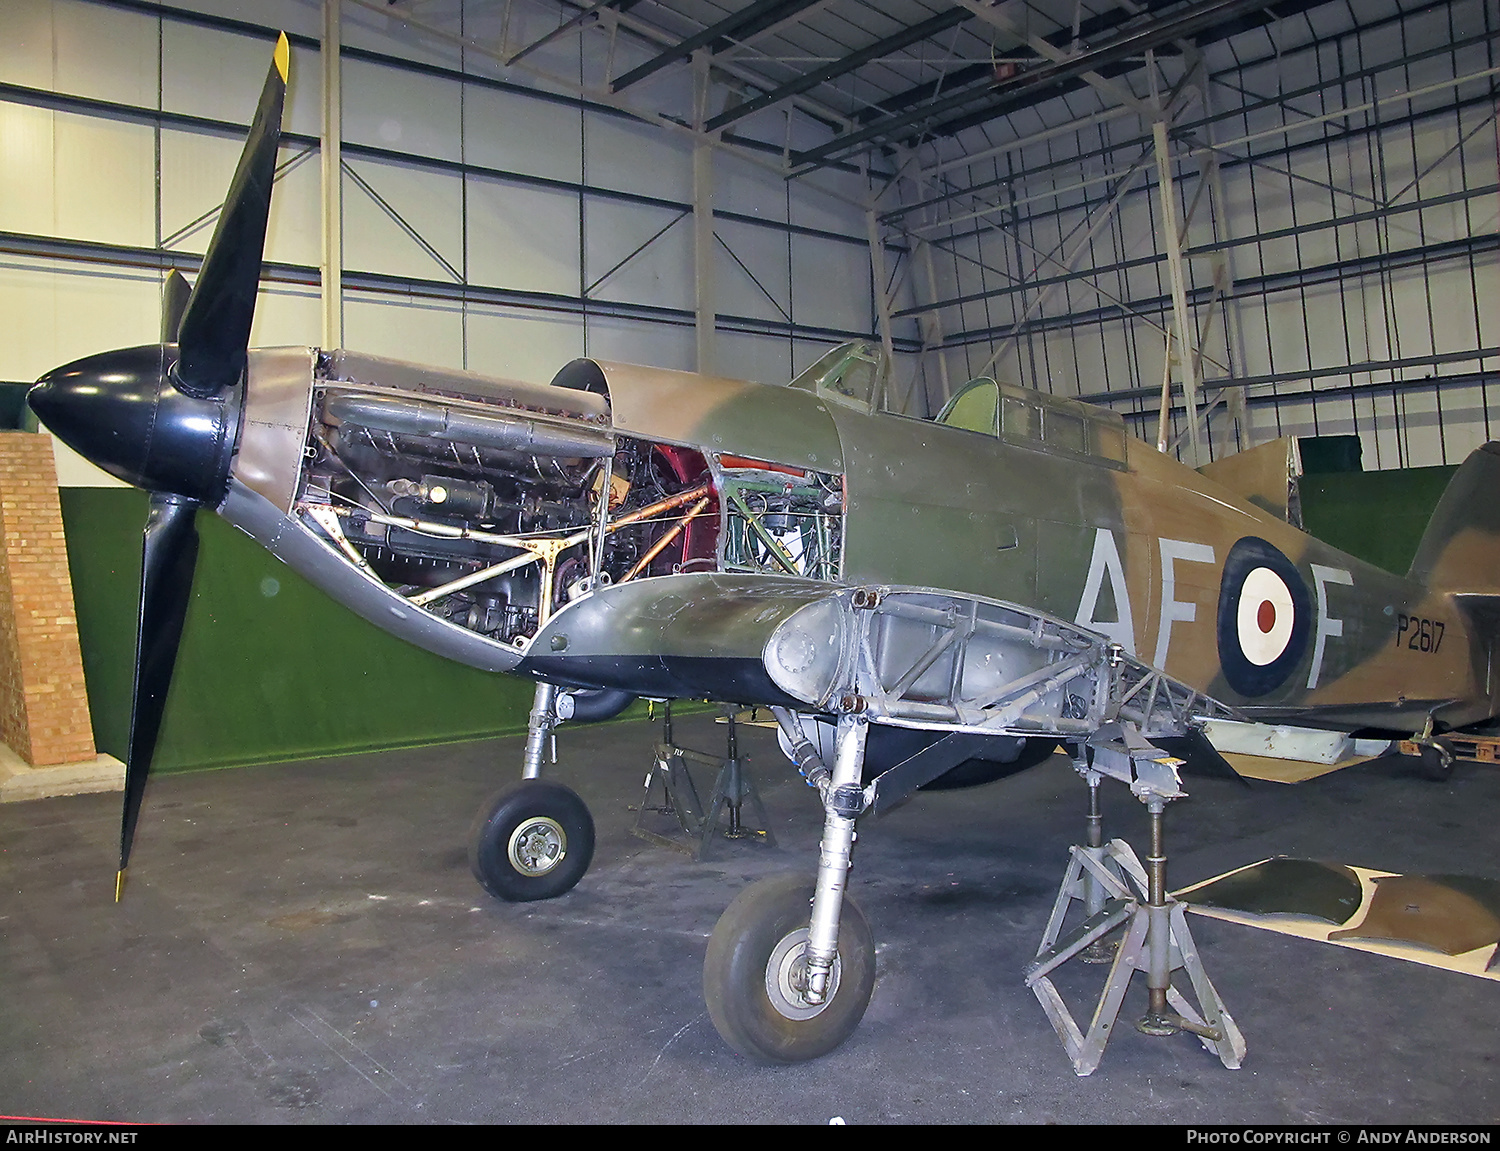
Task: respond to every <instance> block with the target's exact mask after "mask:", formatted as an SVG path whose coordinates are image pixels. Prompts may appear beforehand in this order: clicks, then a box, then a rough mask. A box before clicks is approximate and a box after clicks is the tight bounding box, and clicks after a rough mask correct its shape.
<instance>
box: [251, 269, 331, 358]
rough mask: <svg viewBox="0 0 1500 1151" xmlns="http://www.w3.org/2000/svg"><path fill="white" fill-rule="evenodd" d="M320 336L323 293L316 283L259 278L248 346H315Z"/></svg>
mask: <svg viewBox="0 0 1500 1151" xmlns="http://www.w3.org/2000/svg"><path fill="white" fill-rule="evenodd" d="M322 340H323V297H322V295H321V293H320V292H319V290H318V288H317V287H316V286H313V287H303V286H301V285H298V284H271V283H266V282H264V281H262V283H261V287H260V293H259V294H258V295H257V296H256V300H255V322H254V324H252V325H251V328H250V346H251V347H252V348H285V347H308V348H315V347H318V346H319V345H320V344H321V343H322Z"/></svg>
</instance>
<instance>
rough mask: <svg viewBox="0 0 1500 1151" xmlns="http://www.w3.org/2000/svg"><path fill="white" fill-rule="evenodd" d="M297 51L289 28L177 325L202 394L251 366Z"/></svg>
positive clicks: (186, 364)
mask: <svg viewBox="0 0 1500 1151" xmlns="http://www.w3.org/2000/svg"><path fill="white" fill-rule="evenodd" d="M290 53H291V50H290V48H289V47H288V45H287V39H286V34H285V33H282V35H281V37H280V39H278V40H277V41H276V51H275V53H274V55H273V57H272V60H271V68H270V71H268V72H267V73H266V85H265V87H264V88H263V89H261V93H260V106H259V107H257V108H256V110H255V119H254V120H253V121H252V122H251V124H250V135H249V137H248V138H247V139H246V141H245V150H244V151H243V152H242V153H240V164H239V167H238V168H236V169H235V173H234V179H233V181H231V182H230V185H229V195H228V196H227V197H225V200H224V210H223V211H222V212H220V213H219V223H218V225H217V226H216V227H215V228H214V235H213V239H212V240H210V241H209V244H208V254H207V255H206V256H204V257H203V269H202V271H200V272H199V273H198V283H197V285H196V286H195V287H194V288H193V294H192V296H191V297H190V298H189V300H188V303H187V309H186V310H185V311H184V313H183V316H182V323H181V326H180V327H179V329H178V334H177V343H178V345H179V359H178V361H177V368H176V380H175V383H176V384H177V386H178V387H179V388H180V389H181V390H182V391H184V392H187V393H188V394H189V395H191V396H197V397H199V398H200V399H202V398H207V397H210V396H216V395H218V394H219V393H220V392H222V391H224V390H225V389H226V388H231V387H233V386H234V385H235V383H237V382H238V380H239V378H240V373H241V372H242V371H244V368H245V350H246V348H247V347H249V344H250V323H251V321H252V320H254V318H255V290H256V287H257V286H258V285H259V283H260V264H261V255H262V252H263V250H264V248H265V243H266V220H267V218H268V216H269V215H270V212H271V183H272V181H273V180H274V178H275V176H276V148H277V144H278V143H279V141H280V139H281V109H282V102H283V99H284V97H285V96H286V78H287V66H288V63H289V59H290Z"/></svg>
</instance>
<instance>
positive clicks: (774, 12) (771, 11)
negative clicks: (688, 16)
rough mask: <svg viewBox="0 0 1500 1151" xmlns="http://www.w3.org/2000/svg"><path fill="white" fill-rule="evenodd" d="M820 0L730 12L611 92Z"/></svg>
mask: <svg viewBox="0 0 1500 1151" xmlns="http://www.w3.org/2000/svg"><path fill="white" fill-rule="evenodd" d="M815 3H817V0H760V2H759V3H758V4H752V5H750V7H748V8H745V9H743V10H742V11H739V12H734V13H731V14H730V15H728V16H726V17H724V19H722V20H720V21H719V22H718V23H717V24H710V25H709V26H708V27H707V28H705V29H703V30H702V31H701V32H697V33H695V34H694V35H692V36H689V37H688V38H687V39H686V40H682V41H679V42H678V43H676V44H674V45H672V47H670V48H668V49H667V50H666V51H665V52H661V53H659V54H658V55H656V56H653V57H652V58H651V59H650V60H647V61H646V62H645V63H644V64H642V65H641V66H640V67H638V68H632V69H631V70H630V71H629V72H626V73H625V75H623V76H621V77H619V79H617V80H615V81H614V82H613V83H612V84H610V86H609V87H610V91H611V92H623V91H624V90H625V89H626V88H629V87H630V86H631V85H632V84H637V83H639V82H640V81H642V80H644V79H646V77H648V76H653V75H655V74H656V73H657V72H660V71H661V70H662V69H663V68H665V67H666V66H667V65H668V64H673V63H676V62H677V61H678V60H686V59H687V58H688V57H689V56H691V55H692V54H693V53H694V52H696V51H697V50H698V49H699V48H707V47H709V46H710V45H713V44H714V42H715V41H724V43H721V44H719V45H718V47H719V48H723V47H727V42H728V38H729V37H737V38H740V39H743V38H745V37H748V36H753V35H755V34H756V33H757V32H759V31H761V30H762V29H764V28H768V27H769V26H770V25H772V24H775V23H778V22H780V21H782V20H784V19H785V18H787V17H788V16H791V15H794V14H796V13H798V12H800V11H802V9H804V8H810V7H812V6H813V4H815Z"/></svg>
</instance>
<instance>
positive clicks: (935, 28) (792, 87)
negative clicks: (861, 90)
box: [704, 8, 973, 132]
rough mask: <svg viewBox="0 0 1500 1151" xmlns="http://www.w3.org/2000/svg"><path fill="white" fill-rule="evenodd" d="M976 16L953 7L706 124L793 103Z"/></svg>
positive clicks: (722, 123) (718, 124)
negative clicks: (808, 93) (830, 81)
mask: <svg viewBox="0 0 1500 1151" xmlns="http://www.w3.org/2000/svg"><path fill="white" fill-rule="evenodd" d="M972 17H973V13H972V12H969V11H968V10H967V9H964V8H950V9H948V10H947V11H946V12H939V13H938V14H937V15H936V16H933V17H932V18H931V19H928V20H924V21H922V23H920V24H913V25H912V26H911V27H910V28H905V29H903V30H902V31H900V32H897V33H896V34H895V35H894V36H887V37H886V38H885V39H884V40H877V41H876V42H875V43H874V44H871V45H870V46H869V47H868V48H861V49H860V50H859V51H858V52H851V53H850V54H849V55H848V56H845V57H843V58H842V59H839V60H835V61H833V63H831V64H825V65H824V66H823V67H822V68H819V69H818V70H817V71H815V72H808V73H805V74H804V75H801V76H798V77H797V78H796V79H795V80H791V81H788V82H787V83H785V84H783V85H782V86H781V87H779V88H773V89H771V91H769V92H763V93H762V94H761V95H759V96H757V97H755V98H754V99H753V100H746V101H745V102H744V103H743V104H737V105H735V107H733V108H727V109H725V110H724V111H723V112H721V113H720V114H719V115H717V116H715V117H714V118H713V119H712V120H710V121H709V122H708V123H707V124H705V125H704V127H705V128H707V129H708V130H709V131H710V132H714V131H717V130H718V129H720V128H723V127H725V126H726V125H729V124H732V123H734V122H735V121H736V120H739V119H742V118H743V117H745V116H750V115H753V114H754V113H756V112H760V111H762V110H764V109H766V108H769V107H771V105H773V104H780V103H781V102H782V101H783V100H790V99H791V98H792V97H793V96H800V95H801V94H802V93H803V92H806V91H808V90H809V89H812V88H816V87H817V86H818V85H819V84H826V83H827V82H828V81H829V80H832V79H834V78H836V77H838V76H843V75H845V74H846V73H849V72H853V71H854V70H855V69H856V68H861V67H863V66H864V65H866V64H868V63H870V62H871V61H874V60H879V59H880V58H881V57H882V56H889V55H890V54H891V53H892V52H899V51H901V49H903V48H909V47H910V46H911V45H913V44H918V43H920V42H921V41H923V40H930V39H931V38H932V37H934V36H936V35H937V34H938V33H940V32H945V31H947V30H948V29H949V28H953V27H955V26H957V25H959V24H962V23H963V22H964V21H965V20H969V19H971V18H972Z"/></svg>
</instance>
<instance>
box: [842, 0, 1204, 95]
mask: <svg viewBox="0 0 1500 1151" xmlns="http://www.w3.org/2000/svg"><path fill="white" fill-rule="evenodd" d="M1180 2H1181V0H1142V3H1139V4H1133V5H1131V7H1130V9H1126V8H1125V7H1123V6H1122V7H1119V8H1112V9H1110V10H1109V11H1107V12H1101V13H1099V14H1098V15H1097V16H1090V17H1089V18H1088V19H1086V20H1081V21H1080V22H1079V24H1078V36H1077V39H1078V40H1080V41H1083V40H1089V39H1091V38H1092V37H1094V36H1097V35H1099V33H1101V32H1108V31H1110V30H1111V29H1114V28H1118V27H1119V26H1120V25H1121V24H1125V23H1128V22H1129V21H1131V20H1133V19H1135V18H1136V17H1137V16H1139V15H1141V14H1142V13H1146V12H1152V11H1155V10H1156V9H1157V8H1166V7H1168V6H1169V5H1171V4H1176V3H1180ZM1042 39H1043V40H1045V41H1046V42H1047V43H1048V44H1051V45H1052V46H1053V47H1055V48H1063V47H1065V46H1066V45H1068V44H1070V43H1072V42H1073V40H1074V36H1073V29H1072V28H1071V27H1067V28H1059V29H1058V30H1057V31H1056V32H1050V33H1048V34H1047V35H1046V36H1043V37H1042ZM994 74H995V70H994V68H993V66H991V65H990V64H970V65H967V66H966V67H963V68H958V69H955V70H954V71H952V72H949V73H947V74H946V75H944V76H942V77H940V78H939V79H937V80H928V81H925V82H924V83H921V84H918V85H916V86H914V87H911V88H908V89H907V90H906V91H904V92H897V93H896V94H895V95H894V96H889V97H887V98H886V99H884V100H882V101H880V102H879V103H878V104H876V105H874V107H872V108H867V109H865V110H864V111H863V112H860V113H859V114H858V115H857V116H855V117H854V118H855V119H856V120H857V121H859V122H860V123H861V124H867V123H869V122H870V121H871V120H873V119H875V117H876V116H879V115H889V114H891V113H894V112H900V111H901V110H902V109H904V108H909V107H911V106H912V105H913V104H918V103H921V102H922V101H923V100H935V99H937V97H938V96H940V95H941V94H942V93H943V91H944V90H951V89H953V88H955V87H964V86H967V85H969V84H973V83H975V82H977V81H979V80H983V79H985V78H986V77H990V78H993V76H994Z"/></svg>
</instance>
